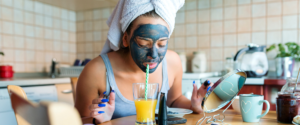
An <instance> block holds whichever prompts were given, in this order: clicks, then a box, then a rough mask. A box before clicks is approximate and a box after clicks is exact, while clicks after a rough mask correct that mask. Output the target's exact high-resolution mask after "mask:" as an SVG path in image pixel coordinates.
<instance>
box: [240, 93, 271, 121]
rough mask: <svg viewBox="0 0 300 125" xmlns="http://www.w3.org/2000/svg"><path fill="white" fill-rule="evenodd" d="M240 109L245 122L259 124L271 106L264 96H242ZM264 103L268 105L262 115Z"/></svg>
mask: <svg viewBox="0 0 300 125" xmlns="http://www.w3.org/2000/svg"><path fill="white" fill-rule="evenodd" d="M239 96H240V109H241V114H242V118H243V121H244V122H259V120H260V118H261V117H264V116H265V115H266V114H267V113H268V112H269V109H270V104H269V102H268V101H267V100H264V96H263V95H255V94H240V95H239ZM263 103H266V105H267V109H266V111H265V112H264V113H263V114H261V112H262V108H263Z"/></svg>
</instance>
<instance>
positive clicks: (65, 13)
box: [60, 9, 92, 20]
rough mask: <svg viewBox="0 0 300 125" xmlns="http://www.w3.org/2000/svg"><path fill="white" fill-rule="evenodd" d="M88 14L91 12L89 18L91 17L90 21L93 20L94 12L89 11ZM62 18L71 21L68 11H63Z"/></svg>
mask: <svg viewBox="0 0 300 125" xmlns="http://www.w3.org/2000/svg"><path fill="white" fill-rule="evenodd" d="M88 12H89V15H88V17H89V19H91V18H92V12H91V11H88ZM60 16H61V18H62V19H64V20H69V12H68V10H66V9H61V15H60ZM85 16H87V15H85Z"/></svg>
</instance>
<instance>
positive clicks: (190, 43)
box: [185, 36, 198, 49]
mask: <svg viewBox="0 0 300 125" xmlns="http://www.w3.org/2000/svg"><path fill="white" fill-rule="evenodd" d="M185 43H186V48H188V49H191V48H197V47H198V46H197V36H192V37H186V42H185Z"/></svg>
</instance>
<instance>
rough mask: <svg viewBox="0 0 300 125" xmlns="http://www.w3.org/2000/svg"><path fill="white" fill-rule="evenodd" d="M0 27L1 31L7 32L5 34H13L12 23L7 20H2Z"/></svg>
mask: <svg viewBox="0 0 300 125" xmlns="http://www.w3.org/2000/svg"><path fill="white" fill-rule="evenodd" d="M2 27H3V31H2V32H3V33H7V34H13V31H14V25H13V23H12V22H8V21H3V22H2Z"/></svg>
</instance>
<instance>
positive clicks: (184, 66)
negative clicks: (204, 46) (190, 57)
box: [177, 52, 186, 72]
mask: <svg viewBox="0 0 300 125" xmlns="http://www.w3.org/2000/svg"><path fill="white" fill-rule="evenodd" d="M177 54H178V55H179V58H180V61H181V65H182V72H186V56H185V53H184V52H178V53H177Z"/></svg>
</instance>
